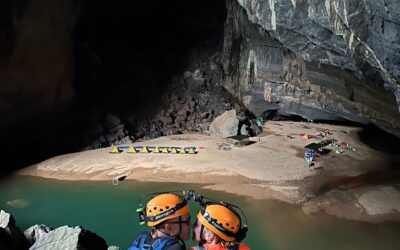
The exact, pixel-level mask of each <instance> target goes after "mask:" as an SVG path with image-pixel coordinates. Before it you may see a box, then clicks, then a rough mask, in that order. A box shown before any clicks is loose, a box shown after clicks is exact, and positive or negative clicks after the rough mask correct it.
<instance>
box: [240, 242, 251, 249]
mask: <svg viewBox="0 0 400 250" xmlns="http://www.w3.org/2000/svg"><path fill="white" fill-rule="evenodd" d="M239 250H250V247H249V246H248V245H246V244H244V243H240V245H239Z"/></svg>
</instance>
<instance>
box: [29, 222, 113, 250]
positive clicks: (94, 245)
mask: <svg viewBox="0 0 400 250" xmlns="http://www.w3.org/2000/svg"><path fill="white" fill-rule="evenodd" d="M107 248H108V246H107V243H106V242H105V240H104V239H102V238H101V237H99V236H98V235H97V234H95V233H92V232H90V231H88V230H86V229H84V228H82V227H79V226H77V227H73V228H72V227H68V226H62V227H59V228H56V229H55V230H53V231H50V232H48V233H46V234H39V235H37V238H36V241H35V243H34V244H33V245H32V246H31V248H30V249H35V250H53V249H65V250H67V249H68V250H77V249H107Z"/></svg>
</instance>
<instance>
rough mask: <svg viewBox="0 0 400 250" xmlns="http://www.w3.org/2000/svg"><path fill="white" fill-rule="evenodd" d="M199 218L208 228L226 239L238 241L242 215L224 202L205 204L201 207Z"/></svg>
mask: <svg viewBox="0 0 400 250" xmlns="http://www.w3.org/2000/svg"><path fill="white" fill-rule="evenodd" d="M197 219H198V220H199V221H200V222H201V224H203V226H205V227H206V228H207V229H209V230H211V231H212V232H213V233H215V234H216V235H218V236H219V237H220V238H221V239H223V240H224V241H228V242H230V241H236V240H238V239H237V235H238V233H239V231H241V229H242V228H241V219H240V216H239V215H238V214H237V213H236V212H234V211H233V210H232V209H229V208H228V207H226V206H224V205H222V204H205V205H204V206H201V207H200V210H199V212H198V213H197Z"/></svg>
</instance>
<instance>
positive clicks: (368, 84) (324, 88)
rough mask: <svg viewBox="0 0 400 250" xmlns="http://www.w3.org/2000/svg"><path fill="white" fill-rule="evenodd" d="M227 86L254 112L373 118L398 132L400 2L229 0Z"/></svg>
mask: <svg viewBox="0 0 400 250" xmlns="http://www.w3.org/2000/svg"><path fill="white" fill-rule="evenodd" d="M226 4H227V9H228V17H227V20H226V23H225V38H224V39H225V43H224V55H223V59H222V65H223V69H224V73H225V74H226V76H227V77H225V80H224V82H223V85H224V87H225V88H226V89H228V90H229V91H230V92H231V93H234V95H236V96H237V97H239V98H241V100H242V101H243V103H244V104H245V105H246V107H247V108H249V109H250V110H251V111H252V112H254V113H255V114H256V115H260V114H261V113H262V112H263V111H265V110H267V109H272V108H279V109H280V113H283V114H296V115H301V116H303V117H304V118H308V119H319V120H343V119H346V120H351V121H356V122H361V123H369V122H371V123H373V124H375V125H377V126H379V127H381V128H383V129H385V130H386V131H388V132H391V133H393V134H396V135H400V114H399V107H400V92H399V90H400V85H399V80H400V63H399V58H400V57H399V55H400V22H399V20H400V12H399V11H398V9H400V8H399V7H400V3H399V2H398V1H395V0H389V1H371V0H367V1H342V0H326V1H315V0H305V1H297V0H291V1H289V0H283V1H277V0H268V1H266V0H237V1H236V0H233V1H231V0H226Z"/></svg>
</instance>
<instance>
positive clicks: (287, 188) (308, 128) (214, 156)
mask: <svg viewBox="0 0 400 250" xmlns="http://www.w3.org/2000/svg"><path fill="white" fill-rule="evenodd" d="M318 128H323V129H330V130H331V131H332V132H333V134H332V135H331V137H333V138H335V139H337V140H339V142H341V141H346V142H347V143H349V144H350V145H352V146H353V147H355V148H356V149H357V151H356V152H353V151H346V152H345V153H344V154H342V155H336V154H335V152H334V151H332V152H330V153H329V154H328V155H325V156H321V157H320V158H318V159H317V165H316V166H315V167H313V168H309V167H306V166H305V165H304V161H303V152H304V151H303V147H304V146H305V145H307V144H309V143H311V142H318V141H319V140H318V139H309V140H306V139H303V138H301V137H299V136H297V137H296V138H294V139H290V138H287V134H289V133H294V134H299V133H306V134H315V133H316V132H317V129H318ZM263 129H264V132H263V133H262V134H261V135H260V136H257V137H252V138H251V139H250V140H251V141H252V142H254V143H252V144H251V145H248V146H245V147H241V148H238V147H234V146H232V147H231V150H229V151H220V150H218V149H217V147H218V144H220V143H224V142H227V141H226V139H221V138H216V137H210V136H207V135H202V134H183V135H175V136H166V137H160V138H157V139H154V140H149V141H144V142H140V143H134V144H131V145H141V146H178V147H187V146H195V147H196V148H197V151H198V153H197V154H128V153H127V152H122V153H120V154H110V153H109V152H110V150H111V148H103V149H98V150H90V151H84V152H78V153H73V154H68V155H62V156H57V157H54V158H51V159H49V160H46V161H44V162H42V163H39V164H36V165H34V166H31V167H28V168H25V169H23V170H21V171H20V172H19V174H22V175H33V176H41V177H46V178H54V179H63V180H110V184H111V180H112V178H113V177H115V176H119V175H127V179H134V180H139V181H157V182H183V183H204V184H207V185H206V187H207V188H210V189H214V190H221V191H226V192H230V193H236V194H239V195H246V196H251V197H254V198H258V199H278V200H282V201H285V202H289V203H294V204H301V205H303V209H304V210H305V211H306V212H317V211H319V210H325V211H327V212H329V213H331V214H335V215H338V216H341V217H346V218H349V216H343V215H341V213H342V211H341V212H340V213H338V212H335V211H330V210H329V209H328V208H329V206H331V203H332V202H333V203H335V199H336V198H335V197H337V196H334V195H333V197H330V196H332V193H334V192H328V194H327V195H323V196H322V197H319V196H316V195H315V194H314V193H315V192H313V188H312V187H313V186H316V185H318V184H320V183H318V181H319V180H321V179H323V178H322V177H327V176H357V175H360V174H364V173H367V172H369V171H372V170H380V164H369V163H371V162H376V161H379V159H382V158H384V155H382V154H381V153H379V152H377V151H375V150H373V149H371V148H369V147H368V146H367V145H365V144H363V143H361V142H360V141H359V140H358V138H357V136H356V133H357V131H359V130H360V128H357V127H346V126H334V125H325V124H324V125H322V124H314V123H299V122H268V123H266V124H265V125H264V127H263ZM126 146H130V145H126ZM327 148H328V149H333V148H332V147H330V146H328V147H327ZM314 184H315V185H314ZM391 191H393V190H391ZM363 192H365V190H363ZM392 193H393V192H392ZM347 195H350V196H354V197H356V196H357V195H356V194H353V193H349V194H347ZM324 199H328V200H329V202H325V201H324ZM324 202H325V203H324ZM354 203H355V204H356V205H357V206H361V205H360V204H359V203H358V202H356V201H355V200H354ZM324 204H325V205H324ZM335 204H336V205H337V204H339V205H338V209H343V208H344V206H348V204H347V203H346V202H345V203H344V204H342V205H341V204H340V202H339V203H338V202H337V203H335ZM389 205H390V204H389ZM363 206H364V207H366V208H365V209H361V210H360V209H359V208H355V211H359V212H356V216H350V218H349V219H358V220H364V221H373V222H375V221H377V222H379V221H380V219H379V218H380V217H379V218H377V217H376V214H377V213H376V211H375V210H374V214H368V212H367V211H370V210H368V202H367V203H366V204H363ZM350 207H351V206H350ZM345 209H346V210H351V211H349V212H347V214H352V213H353V212H354V211H353V210H352V208H347V207H346V208H345ZM382 209H384V210H385V211H387V210H388V209H389V211H392V210H391V208H390V207H389V208H388V207H385V208H382ZM360 213H361V215H360ZM378 214H379V213H378ZM371 218H372V219H371ZM398 218H400V216H399V213H394V214H392V216H391V217H390V218H389V219H390V220H397V219H398ZM386 219H387V218H386V217H385V220H386ZM399 220H400V219H399Z"/></svg>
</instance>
